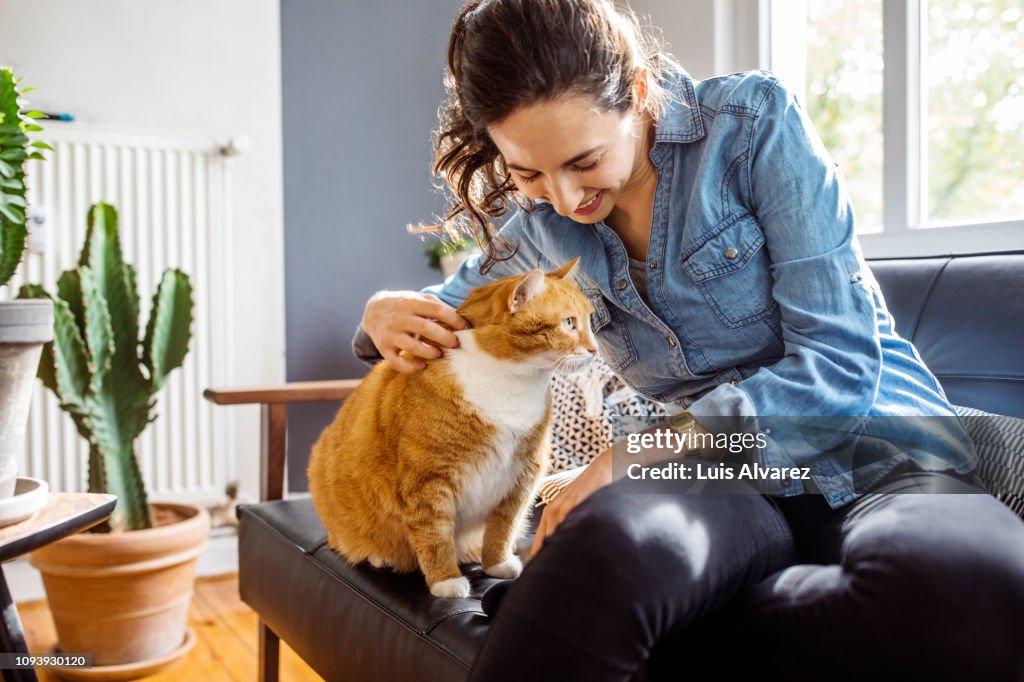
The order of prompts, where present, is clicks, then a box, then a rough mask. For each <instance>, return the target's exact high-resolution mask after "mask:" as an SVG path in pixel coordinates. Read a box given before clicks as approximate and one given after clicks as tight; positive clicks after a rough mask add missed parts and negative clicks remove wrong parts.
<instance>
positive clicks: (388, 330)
mask: <svg viewBox="0 0 1024 682" xmlns="http://www.w3.org/2000/svg"><path fill="white" fill-rule="evenodd" d="M439 322H440V323H443V324H446V325H448V326H449V327H451V328H452V329H466V328H468V327H469V323H467V322H466V320H465V319H463V318H462V317H461V316H460V315H459V314H458V312H456V310H455V308H453V307H451V306H450V305H448V304H447V303H445V302H444V301H442V300H441V299H439V298H438V297H437V296H434V295H432V294H421V293H419V292H416V291H380V292H378V293H376V294H374V295H373V296H371V297H370V300H369V301H367V302H366V308H365V309H364V310H363V319H362V321H361V322H360V325H361V326H362V328H363V331H365V332H366V333H367V334H368V335H369V336H370V338H371V339H373V343H374V345H375V346H377V350H379V351H380V354H381V356H382V357H383V358H384V361H385V362H387V363H388V364H389V365H391V366H392V367H394V368H395V369H396V370H398V371H399V372H404V373H406V374H411V373H413V372H417V371H419V370H421V369H423V368H424V367H426V363H425V362H423V360H432V359H434V358H439V357H441V350H440V349H439V348H436V347H434V346H432V345H430V344H429V343H427V342H426V341H428V340H429V341H433V342H434V343H436V344H438V345H439V346H444V347H446V348H457V347H458V345H459V339H458V337H456V336H455V334H454V333H453V332H452V331H450V330H449V329H446V328H445V327H443V326H441V324H438V323H439ZM403 350H404V351H408V353H409V355H411V356H413V358H409V357H402V356H401V355H399V353H400V352H401V351H403ZM415 358H422V360H421V359H415Z"/></svg>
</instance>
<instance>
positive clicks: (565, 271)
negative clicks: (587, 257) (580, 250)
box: [548, 256, 580, 279]
mask: <svg viewBox="0 0 1024 682" xmlns="http://www.w3.org/2000/svg"><path fill="white" fill-rule="evenodd" d="M579 264H580V257H579V256H576V257H575V258H573V259H572V260H571V261H569V262H568V263H566V264H565V265H563V266H562V267H560V268H558V269H557V270H555V271H554V272H550V273H548V274H549V275H551V276H552V277H557V278H558V279H565V278H566V277H568V276H569V274H570V273H571V272H572V271H573V270H575V269H576V266H577V265H579Z"/></svg>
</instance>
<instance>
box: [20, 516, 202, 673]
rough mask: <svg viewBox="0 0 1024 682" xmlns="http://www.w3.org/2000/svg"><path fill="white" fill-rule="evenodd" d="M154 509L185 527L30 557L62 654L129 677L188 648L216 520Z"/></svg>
mask: <svg viewBox="0 0 1024 682" xmlns="http://www.w3.org/2000/svg"><path fill="white" fill-rule="evenodd" d="M152 507H153V509H154V515H155V516H160V515H167V514H168V512H170V513H172V514H176V515H177V516H178V517H180V520H178V521H176V522H171V523H168V524H167V525H157V526H156V527H155V528H150V529H147V530H137V531H131V532H128V533H88V532H86V533H79V534H77V535H73V536H71V537H68V538H65V539H63V540H60V541H59V542H55V543H53V544H51V545H48V546H46V547H44V548H43V549H40V550H37V551H36V552H33V553H32V556H31V562H32V565H33V566H35V567H36V568H37V569H39V571H40V572H41V573H42V576H43V585H44V586H45V588H46V599H47V601H48V602H49V607H50V612H51V613H52V614H53V622H54V625H55V626H56V628H57V640H58V642H59V645H58V646H59V648H60V650H61V651H62V652H66V653H91V654H92V655H93V659H92V662H93V665H94V666H97V667H99V666H117V667H118V668H119V669H120V671H121V672H122V673H123V672H127V671H128V670H129V669H130V668H131V666H126V665H125V664H132V663H144V662H145V661H151V660H154V659H166V658H168V655H169V654H172V653H173V652H175V651H176V650H179V649H182V647H183V642H185V641H186V624H187V622H188V609H189V603H190V602H191V600H192V590H193V585H194V578H195V567H196V557H198V556H199V554H200V552H202V551H203V548H204V547H205V546H206V539H207V536H208V535H209V530H210V516H209V514H207V512H206V510H205V509H202V508H200V507H193V506H190V505H184V504H166V503H165V504H154V505H152ZM157 523H159V521H157ZM186 651H187V649H186ZM184 653H185V652H182V655H184ZM175 660H177V659H176V658H174V657H171V659H170V660H168V661H166V663H165V664H164V665H169V664H170V663H173V662H174V661H175ZM143 667H145V666H143ZM141 669H142V668H140V670H141ZM146 669H147V670H149V671H151V667H147V668H146ZM108 679H112V678H108ZM117 679H125V676H124V675H123V674H122V675H120V676H118V677H117Z"/></svg>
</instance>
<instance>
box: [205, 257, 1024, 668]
mask: <svg viewBox="0 0 1024 682" xmlns="http://www.w3.org/2000/svg"><path fill="white" fill-rule="evenodd" d="M871 267H872V270H873V271H874V272H875V274H876V277H877V278H878V280H879V282H880V284H881V286H882V289H883V293H884V294H885V297H886V300H887V302H888V304H889V307H890V310H891V311H892V313H893V316H894V317H895V319H896V326H897V330H898V331H899V332H900V333H902V334H903V335H904V336H907V337H909V338H911V339H912V340H913V341H914V343H915V344H916V345H917V348H918V349H919V350H920V352H921V355H922V356H923V358H924V360H925V361H926V363H927V364H928V365H929V367H931V369H932V370H933V371H934V372H935V374H936V375H937V376H938V378H939V380H940V382H941V383H942V385H943V387H944V388H945V390H946V392H947V394H948V396H949V398H950V400H951V401H952V402H953V403H954V404H958V405H965V406H969V407H974V408H977V409H981V410H985V411H989V412H995V413H999V414H1009V415H1014V416H1024V353H1022V352H1021V351H1020V350H1019V349H1020V343H1021V339H1024V295H1022V292H1024V252H1013V253H1000V254H987V255H970V256H955V257H938V258H915V259H898V260H877V261H872V263H871ZM354 385H355V382H315V383H311V384H298V385H290V386H286V387H282V388H280V389H271V390H262V391H252V390H250V391H244V390H234V391H230V390H229V391H215V390H211V391H208V392H207V397H209V398H210V399H212V400H214V401H215V402H218V403H221V404H241V403H259V404H262V405H263V414H264V417H265V431H266V432H265V434H264V436H265V437H264V444H265V447H264V452H263V469H264V474H265V476H266V480H265V485H264V498H265V499H268V500H271V501H267V502H263V503H260V504H253V505H244V506H241V507H240V508H239V510H238V517H239V519H240V537H239V588H240V591H241V597H242V599H243V600H244V601H245V602H246V603H247V604H249V605H250V606H251V607H252V608H253V609H254V610H255V611H256V612H257V613H258V614H259V616H260V619H261V621H260V622H261V630H260V649H261V654H260V655H261V666H260V671H261V672H260V674H261V679H265V680H273V679H277V667H278V660H277V659H278V639H277V638H278V637H280V638H281V639H283V640H285V641H286V642H287V643H288V644H289V645H290V646H291V647H292V648H293V649H294V650H295V651H296V652H297V653H298V654H299V655H300V656H302V658H303V659H305V660H306V661H307V662H308V663H309V664H310V665H311V666H312V667H313V668H314V669H315V670H317V671H318V672H319V673H320V674H321V675H322V676H323V677H324V678H325V679H327V680H331V681H335V680H337V681H342V680H358V681H359V682H369V681H373V680H379V681H383V682H400V681H403V680H410V681H413V680H414V681H416V682H426V681H429V680H439V681H454V680H462V679H464V678H465V677H466V674H467V671H468V670H469V668H470V666H471V664H472V662H473V660H474V657H475V656H476V654H477V651H478V650H479V647H480V645H481V644H482V642H483V640H484V638H485V636H486V635H487V630H488V618H487V616H485V615H484V613H483V610H482V609H481V606H480V598H481V596H482V595H483V593H484V592H485V591H486V590H487V589H488V588H489V587H490V586H491V585H492V584H494V583H495V582H497V580H496V579H494V578H490V577H488V576H486V575H485V574H483V573H482V571H480V570H479V568H478V567H475V568H474V569H473V570H469V571H468V575H469V576H470V579H471V582H472V585H473V592H472V595H471V596H470V597H469V598H467V599H454V600H446V599H435V598H433V597H432V596H430V594H429V593H428V591H427V590H426V589H425V587H424V583H423V578H422V577H421V576H420V575H419V574H414V575H396V574H392V573H389V572H384V571H379V570H375V569H373V568H371V567H369V566H367V565H361V566H356V567H352V566H349V565H347V564H346V563H345V562H344V561H343V560H342V559H340V558H339V557H338V556H337V555H336V554H334V552H332V551H331V550H330V549H329V548H328V547H327V546H326V533H325V531H324V529H323V527H322V526H321V524H320V522H319V520H318V519H317V516H316V513H315V512H314V510H313V506H312V503H311V502H310V500H308V499H291V500H282V499H276V498H280V497H281V496H282V495H281V492H282V491H281V486H282V480H283V471H284V468H283V461H284V438H283V436H284V428H285V425H284V413H285V407H286V405H287V404H289V403H294V402H299V401H309V400H323V399H326V400H340V399H343V398H344V396H345V395H347V394H348V392H350V391H351V390H352V388H353V387H354ZM638 679H646V674H645V673H644V671H643V670H642V669H641V671H640V672H639V673H638Z"/></svg>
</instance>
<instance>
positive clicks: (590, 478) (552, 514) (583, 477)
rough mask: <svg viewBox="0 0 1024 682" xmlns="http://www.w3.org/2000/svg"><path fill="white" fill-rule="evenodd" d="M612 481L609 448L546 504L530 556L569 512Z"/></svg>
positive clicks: (537, 550)
mask: <svg viewBox="0 0 1024 682" xmlns="http://www.w3.org/2000/svg"><path fill="white" fill-rule="evenodd" d="M611 482H612V450H611V449H608V450H605V451H604V452H602V453H601V454H600V455H598V456H597V457H596V458H594V461H593V462H591V463H590V464H589V465H588V466H587V468H586V469H585V470H584V471H583V473H581V474H580V475H579V476H577V477H576V479H575V480H573V482H572V483H570V484H569V485H567V486H566V487H565V490H563V491H562V492H560V493H558V496H557V497H556V498H555V499H553V500H552V501H551V503H550V504H547V505H545V506H544V511H543V513H542V514H541V517H540V524H539V525H538V526H537V533H536V535H534V536H533V546H532V547H531V548H530V556H531V557H532V556H536V555H537V552H539V551H540V548H541V546H543V544H544V539H545V538H547V536H549V535H551V534H552V533H554V532H555V529H556V528H558V526H559V525H560V524H561V523H562V521H564V520H565V517H566V516H568V514H569V512H571V511H572V510H573V509H575V508H576V506H577V505H579V504H580V502H582V501H583V500H585V499H587V498H588V497H590V496H591V495H592V494H593V493H594V492H596V491H597V490H599V489H601V488H603V487H604V486H606V485H608V484H609V483H611Z"/></svg>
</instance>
